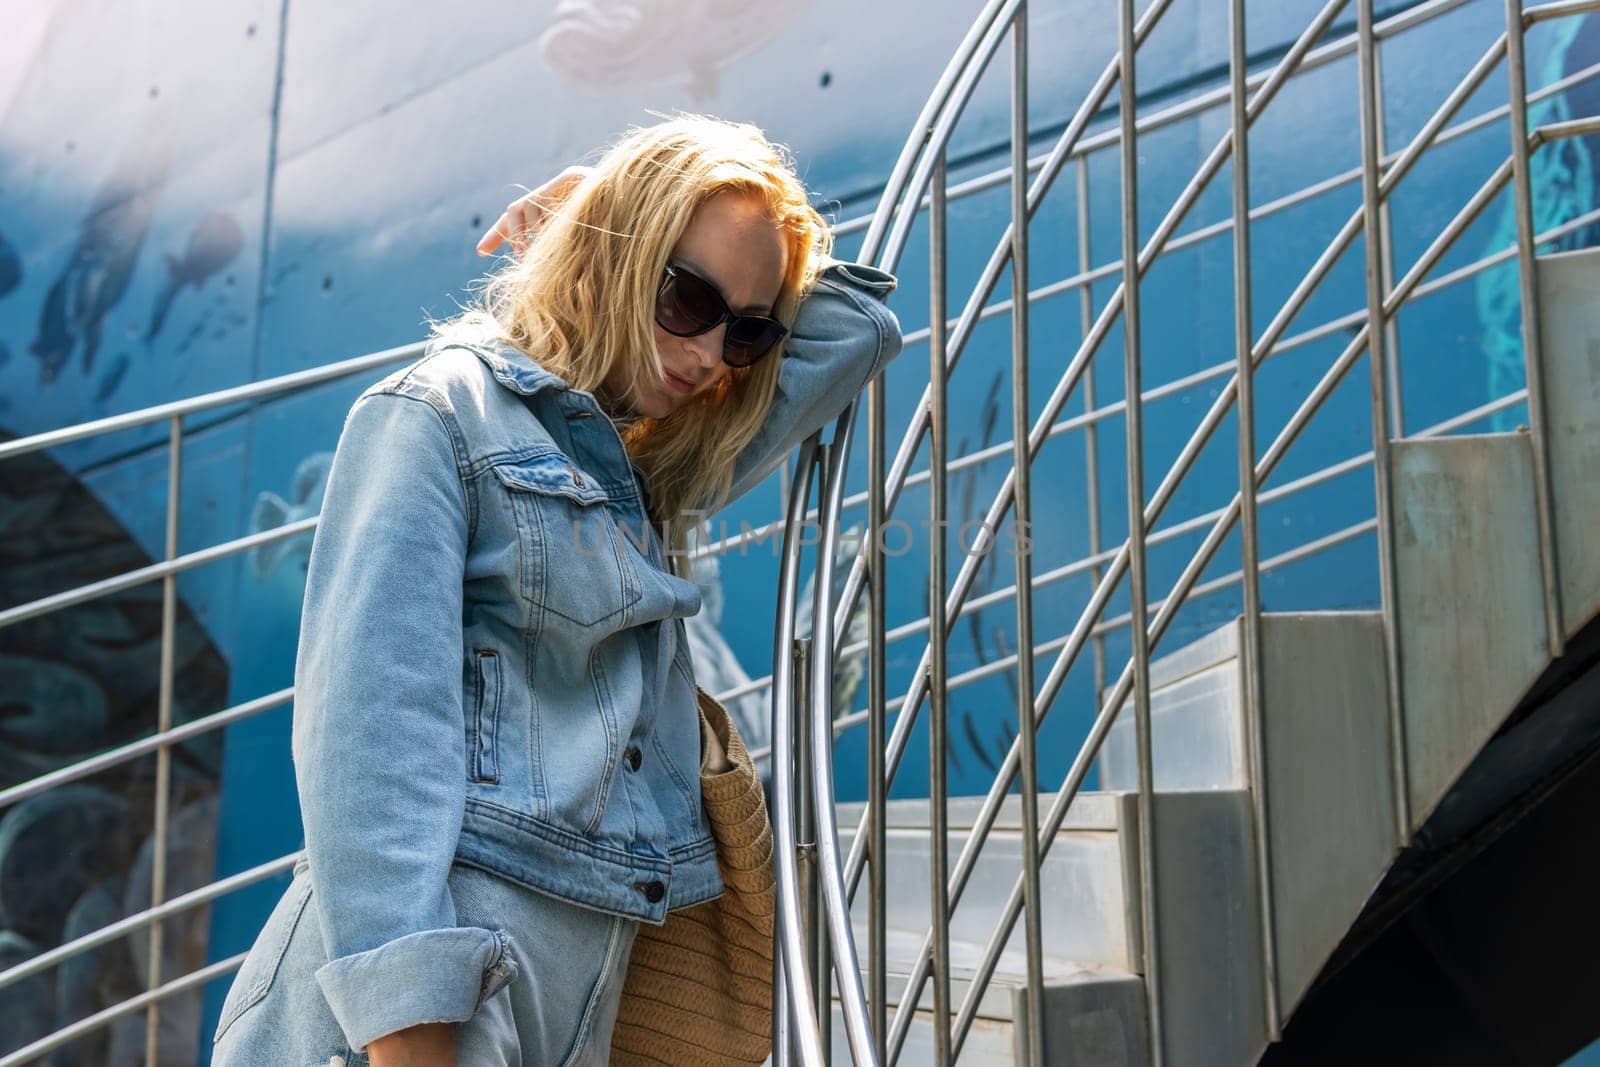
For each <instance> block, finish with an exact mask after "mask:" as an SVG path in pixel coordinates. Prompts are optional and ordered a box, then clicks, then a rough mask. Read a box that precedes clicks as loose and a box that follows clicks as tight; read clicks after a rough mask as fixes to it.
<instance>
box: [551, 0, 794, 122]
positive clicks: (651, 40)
mask: <svg viewBox="0 0 1600 1067" xmlns="http://www.w3.org/2000/svg"><path fill="white" fill-rule="evenodd" d="M808 7H810V0H787V2H783V3H779V2H776V0H558V2H557V3H556V6H555V11H554V13H553V14H552V15H551V20H550V26H549V28H548V29H546V30H545V31H544V33H543V34H541V35H540V37H539V56H540V58H541V59H543V60H544V62H545V63H546V65H548V66H549V67H550V69H551V70H553V71H555V72H556V73H557V74H558V75H560V77H561V78H562V79H563V80H564V81H566V82H567V83H568V84H569V85H571V86H572V87H573V88H575V89H582V90H588V91H593V90H597V89H598V90H606V91H618V90H626V89H635V88H640V87H646V86H661V85H682V86H684V87H685V88H686V89H687V90H688V92H689V95H690V96H691V97H692V98H693V99H694V100H696V101H697V102H698V101H704V100H708V99H710V98H711V97H714V96H716V95H717V77H718V72H720V71H721V70H723V69H725V68H726V67H727V66H729V65H730V64H731V63H733V62H734V61H735V60H737V59H739V58H741V57H742V56H745V55H748V54H749V53H751V52H753V51H755V50H756V49H757V48H759V47H760V46H762V45H764V44H766V43H767V42H768V41H770V40H771V39H772V38H774V37H776V36H777V35H778V33H779V32H781V31H782V30H783V29H784V27H786V26H788V25H789V24H790V23H791V22H792V21H793V20H794V19H795V18H796V17H797V16H799V15H800V14H801V13H802V12H804V11H805V10H806V9H807V8H808Z"/></svg>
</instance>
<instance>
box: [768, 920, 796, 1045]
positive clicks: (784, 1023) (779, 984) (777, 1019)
mask: <svg viewBox="0 0 1600 1067" xmlns="http://www.w3.org/2000/svg"><path fill="white" fill-rule="evenodd" d="M776 949H778V950H776V952H773V1067H789V1064H792V1062H794V1006H792V1005H790V1003H789V995H787V993H786V989H787V976H786V974H784V953H782V945H781V944H779V945H776Z"/></svg>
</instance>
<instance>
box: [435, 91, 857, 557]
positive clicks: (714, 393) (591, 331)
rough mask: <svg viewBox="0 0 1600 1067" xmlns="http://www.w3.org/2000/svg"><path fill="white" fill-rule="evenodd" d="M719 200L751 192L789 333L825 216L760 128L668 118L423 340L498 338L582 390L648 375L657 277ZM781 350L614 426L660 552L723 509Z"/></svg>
mask: <svg viewBox="0 0 1600 1067" xmlns="http://www.w3.org/2000/svg"><path fill="white" fill-rule="evenodd" d="M723 192H740V193H745V194H748V195H751V196H754V197H757V198H759V199H760V201H761V202H762V203H763V204H764V205H765V208H766V211H767V215H768V217H769V218H770V219H771V221H772V222H773V223H774V224H775V225H776V227H777V229H778V232H779V234H780V236H781V238H782V240H783V242H784V245H785V249H786V251H787V257H786V263H785V267H784V276H783V284H782V287H781V288H780V290H779V295H778V299H777V301H776V302H775V304H774V306H773V310H772V315H773V317H774V318H776V319H778V320H779V321H780V322H782V323H783V324H784V325H785V326H789V325H792V324H793V322H794V316H795V312H796V310H797V309H798V308H799V306H800V301H801V300H802V299H803V298H804V296H805V294H806V293H807V292H809V290H810V289H811V287H812V286H813V285H814V284H815V282H816V278H817V275H818V273H819V272H820V269H821V266H822V263H823V260H824V257H825V256H826V255H827V253H828V252H829V251H830V250H831V248H832V234H831V233H830V232H829V230H828V227H827V224H826V222H824V220H823V219H822V216H821V215H819V214H818V213H817V211H816V210H815V209H814V208H812V206H811V203H810V200H809V198H808V197H807V194H806V190H805V186H804V185H802V184H801V182H800V179H799V178H798V177H797V176H796V175H795V171H794V165H793V163H792V162H791V160H790V158H789V156H788V154H787V153H786V152H785V151H784V150H783V149H782V148H781V147H779V146H777V145H774V144H772V143H771V142H769V141H768V140H767V139H766V137H765V136H764V135H763V134H762V132H761V130H759V129H757V128H756V127H755V126H751V125H748V124H744V123H733V122H726V121H723V120H721V119H715V118H710V117H707V116H703V115H679V116H675V117H673V118H670V119H668V120H666V121H663V122H660V123H658V124H656V125H653V126H646V127H636V128H634V129H631V130H629V131H627V132H626V133H625V134H624V135H623V136H622V137H621V138H619V139H618V140H617V141H616V142H615V143H613V144H612V145H611V146H610V148H609V149H607V150H606V151H605V153H604V155H603V156H602V157H601V158H600V160H599V162H598V163H597V164H596V165H595V166H594V168H593V171H592V172H591V173H590V174H589V175H588V176H587V177H585V178H584V179H583V181H582V182H580V183H579V184H578V185H577V186H576V187H575V188H574V189H573V190H572V192H571V193H570V194H569V195H568V196H567V198H566V200H565V201H564V202H563V203H562V204H561V205H560V206H559V207H558V208H557V209H556V210H555V211H554V212H553V213H552V215H551V216H550V218H549V219H548V220H547V221H546V222H545V224H544V225H543V227H542V228H541V229H540V230H539V232H538V233H537V234H536V235H535V236H534V237H533V239H532V242H531V244H530V245H529V247H528V249H527V251H526V252H525V253H524V254H523V255H522V256H521V257H519V258H517V259H515V260H513V261H511V262H509V263H508V264H507V265H505V266H504V267H502V268H500V269H499V270H497V271H495V272H494V273H492V274H490V275H489V276H488V278H487V279H486V280H485V281H484V282H483V283H482V285H481V287H480V292H479V295H478V300H477V303H476V304H475V306H473V307H471V308H469V309H467V310H465V311H464V312H463V313H462V314H460V315H457V316H455V317H454V318H452V319H450V320H448V321H446V322H442V323H436V324H434V328H433V333H434V335H435V336H440V337H446V338H448V339H451V340H470V341H476V342H483V341H487V340H500V341H505V342H508V343H510V344H511V345H513V346H515V347H516V348H518V349H519V350H521V351H522V352H523V353H524V354H526V355H527V356H528V357H529V358H530V359H532V360H534V361H535V362H537V363H538V364H539V365H541V366H543V367H544V368H545V369H547V370H549V371H551V372H552V373H554V374H556V375H559V376H560V377H561V378H563V379H565V381H566V382H567V384H568V385H569V386H570V387H572V388H575V389H583V390H588V391H591V392H593V391H596V390H599V389H600V388H601V385H602V383H603V382H604V381H605V379H606V378H607V377H608V376H609V375H610V374H611V372H612V370H613V369H614V368H617V367H621V368H622V373H623V376H624V378H625V380H626V381H627V382H628V383H629V386H628V389H629V392H630V393H633V392H634V391H635V390H636V389H638V388H640V387H642V386H644V385H645V384H646V383H648V382H651V381H654V380H659V377H660V374H661V362H660V358H659V356H658V354H657V352H656V344H655V301H656V292H657V288H658V286H659V284H660V280H661V272H662V269H663V267H664V266H665V264H666V262H667V258H668V256H669V255H670V254H671V252H672V249H673V246H674V245H676V244H677V242H678V240H679V238H680V237H681V236H682V235H683V232H684V230H685V229H686V228H687V227H688V225H689V220H690V217H691V216H692V215H693V214H694V212H695V209H696V208H698V207H699V206H700V205H701V204H702V203H704V202H705V201H706V200H708V199H710V198H711V197H713V196H716V195H717V194H719V193H723ZM782 356H783V352H782V346H781V345H780V346H779V347H778V349H776V350H774V351H772V352H769V353H767V355H765V356H764V357H762V358H761V359H760V360H758V361H757V362H756V363H755V365H754V366H751V367H746V368H731V369H730V371H729V373H728V374H726V375H725V376H724V377H723V379H722V381H720V382H719V383H718V384H717V387H716V388H714V389H712V390H708V391H707V393H706V394H705V395H703V396H701V397H697V398H695V399H694V400H691V401H689V402H688V403H685V404H683V405H681V406H680V407H679V408H678V409H677V410H675V411H673V412H672V413H671V414H669V415H667V416H666V417H665V418H661V419H653V418H648V417H645V418H640V419H638V420H637V421H636V422H634V423H633V424H632V425H630V426H629V427H628V428H627V429H626V430H625V431H624V433H623V443H624V445H625V447H626V448H627V450H628V453H629V455H630V456H632V457H633V459H634V461H635V462H636V463H638V464H639V466H640V468H641V469H642V470H643V471H644V474H645V477H646V478H647V479H648V481H649V486H650V493H651V496H652V501H651V507H650V517H651V519H652V521H654V522H655V523H657V524H658V526H660V527H661V529H662V533H663V539H664V540H665V542H666V544H667V546H668V548H669V549H671V550H673V553H672V555H671V556H670V557H669V558H673V559H675V560H678V561H682V562H684V563H686V562H687V554H686V550H687V547H688V532H689V528H690V526H692V525H693V522H692V521H691V519H692V517H693V516H692V514H690V513H692V512H701V513H704V512H710V511H714V510H716V509H717V508H718V507H720V506H721V505H722V504H724V503H726V500H727V494H728V491H729V489H730V487H731V485H732V481H733V466H734V460H735V458H736V457H737V456H738V454H739V452H740V450H741V449H743V448H744V446H745V445H747V444H748V443H749V442H750V440H751V439H752V438H753V437H754V436H755V435H756V432H757V431H758V430H759V429H760V428H761V424H762V422H763V421H764V419H765V418H766V415H767V412H768V411H769V410H770V409H771V406H772V399H773V396H774V394H775V391H776V388H777V382H778V368H779V366H780V364H781V360H782ZM635 395H636V394H635ZM677 569H678V570H679V571H680V572H682V573H688V569H687V568H686V567H678V568H677Z"/></svg>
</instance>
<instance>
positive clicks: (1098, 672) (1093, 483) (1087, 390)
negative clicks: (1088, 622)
mask: <svg viewBox="0 0 1600 1067" xmlns="http://www.w3.org/2000/svg"><path fill="white" fill-rule="evenodd" d="M1077 173H1078V182H1077V184H1078V273H1079V274H1082V275H1086V274H1088V273H1089V268H1090V253H1091V251H1092V250H1091V249H1090V247H1089V241H1090V237H1089V160H1088V157H1086V156H1080V157H1078V169H1077ZM1078 318H1079V323H1080V326H1079V328H1080V330H1081V334H1080V335H1079V337H1078V341H1079V343H1080V344H1081V343H1082V342H1083V341H1084V340H1085V339H1086V338H1087V337H1088V336H1089V327H1090V325H1091V324H1092V323H1093V322H1094V301H1093V298H1092V295H1091V294H1090V292H1089V287H1088V286H1087V285H1083V286H1079V288H1078ZM1095 409H1096V401H1095V393H1094V364H1093V363H1090V364H1089V365H1087V366H1085V367H1084V368H1083V413H1084V415H1085V416H1086V417H1087V416H1089V415H1090V414H1091V413H1092V412H1093V411H1095ZM1083 465H1084V468H1085V471H1084V475H1085V486H1086V488H1087V492H1088V500H1087V501H1086V502H1085V507H1084V512H1085V521H1086V522H1087V523H1088V526H1089V555H1090V557H1091V558H1094V557H1098V556H1099V555H1100V428H1099V425H1098V423H1096V422H1089V423H1087V424H1086V425H1085V426H1084V428H1083ZM1089 583H1090V585H1091V586H1098V585H1099V584H1100V564H1099V563H1096V564H1094V565H1093V566H1091V567H1090V568H1089ZM1105 687H1106V639H1105V638H1104V637H1103V636H1100V635H1096V636H1095V639H1094V692H1095V699H1096V700H1098V699H1100V694H1101V693H1102V692H1103V691H1104V690H1105Z"/></svg>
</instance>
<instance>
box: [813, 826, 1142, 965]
mask: <svg viewBox="0 0 1600 1067" xmlns="http://www.w3.org/2000/svg"><path fill="white" fill-rule="evenodd" d="M852 836H853V835H851V834H849V833H848V832H847V833H844V834H843V835H842V844H843V847H844V848H845V849H848V848H849V845H850V839H851V837H852ZM886 838H887V842H888V848H889V859H888V863H887V865H886V870H887V871H888V879H889V883H888V884H889V889H888V893H887V897H886V902H885V903H886V912H887V918H888V926H889V929H890V930H894V931H907V932H910V933H912V934H914V935H916V937H918V938H920V937H922V936H924V935H925V934H926V933H927V931H928V929H929V928H930V926H931V915H932V904H931V901H930V899H929V897H930V894H929V885H930V882H929V871H930V869H931V865H930V859H929V853H930V851H931V840H930V838H929V835H928V833H927V831H925V830H924V831H916V830H903V829H897V830H890V831H888V832H887V834H886ZM966 838H967V834H966V833H965V832H961V831H957V832H953V833H951V834H950V835H949V854H950V863H951V868H952V869H953V868H954V865H955V861H956V857H957V856H959V855H960V851H961V848H962V846H963V845H964V844H965V843H966ZM1129 848H1130V843H1129V841H1128V840H1127V839H1125V838H1124V836H1123V835H1121V834H1118V833H1116V832H1112V831H1062V832H1061V833H1060V834H1058V835H1057V837H1056V840H1055V843H1054V844H1053V845H1052V846H1051V848H1050V850H1049V852H1048V853H1047V854H1046V855H1045V857H1044V859H1043V862H1042V863H1041V865H1040V871H1039V877H1040V891H1041V897H1042V902H1043V912H1042V914H1041V927H1042V929H1043V948H1044V953H1045V955H1047V956H1050V957H1054V958H1056V959H1060V960H1071V961H1074V962H1076V963H1079V964H1083V965H1089V966H1099V967H1106V968H1111V969H1117V970H1134V969H1136V967H1135V961H1137V960H1138V958H1139V941H1138V938H1139V930H1138V926H1137V923H1130V922H1129V920H1128V915H1129V908H1128V900H1129V899H1131V894H1130V892H1129V888H1128V875H1127V873H1126V872H1127V871H1128V869H1129V860H1128V857H1127V852H1128V849H1129ZM1021 870H1022V864H1021V839H1020V836H1019V834H1018V833H1017V832H1016V831H1001V830H995V831H992V832H991V834H990V836H989V840H988V841H987V842H986V843H985V844H984V846H983V852H982V853H981V855H980V859H979V862H978V865H977V867H976V869H975V870H974V871H973V874H972V877H971V879H970V880H969V881H968V883H967V888H966V891H965V892H964V893H963V895H962V898H961V901H960V903H959V904H958V905H957V906H956V908H955V909H954V911H953V912H952V913H951V917H950V936H951V938H952V939H953V940H956V941H964V942H970V943H972V944H978V945H982V944H986V943H987V942H988V939H989V937H990V935H991V933H992V932H993V930H994V928H995V925H996V921H997V918H998V916H999V914H1000V911H1001V908H1002V907H1003V906H1004V904H1005V902H1006V899H1007V898H1008V897H1009V895H1010V893H1011V888H1012V886H1013V885H1014V884H1015V882H1016V879H1017V877H1018V876H1019V874H1020V873H1021ZM868 912H869V900H868V881H867V879H866V878H863V879H862V883H861V888H860V889H859V890H858V891H857V894H856V899H855V903H854V906H853V907H852V917H853V918H854V920H855V922H856V923H857V924H858V925H859V926H861V927H863V928H865V926H866V924H867V920H868ZM1021 946H1022V929H1021V923H1020V922H1019V923H1018V924H1017V928H1016V929H1015V930H1014V931H1013V932H1012V935H1011V938H1010V940H1009V941H1008V942H1007V948H1008V949H1014V950H1017V951H1021ZM898 962H900V961H897V960H894V959H893V958H891V966H894V965H895V964H896V963H898Z"/></svg>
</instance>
